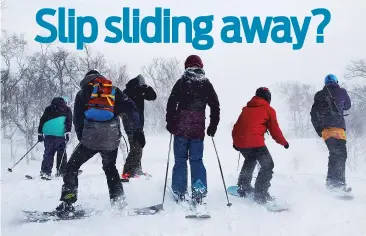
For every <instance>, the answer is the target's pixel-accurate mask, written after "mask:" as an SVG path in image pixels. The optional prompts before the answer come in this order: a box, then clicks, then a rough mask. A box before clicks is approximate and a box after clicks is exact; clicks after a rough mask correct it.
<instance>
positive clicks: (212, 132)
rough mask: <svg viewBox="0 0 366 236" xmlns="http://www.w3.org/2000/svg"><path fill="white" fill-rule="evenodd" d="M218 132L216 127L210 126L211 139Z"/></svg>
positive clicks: (208, 132)
mask: <svg viewBox="0 0 366 236" xmlns="http://www.w3.org/2000/svg"><path fill="white" fill-rule="evenodd" d="M216 130H217V127H216V126H212V125H210V126H208V128H207V135H208V136H211V137H213V136H215V133H216Z"/></svg>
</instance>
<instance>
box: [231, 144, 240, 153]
mask: <svg viewBox="0 0 366 236" xmlns="http://www.w3.org/2000/svg"><path fill="white" fill-rule="evenodd" d="M233 148H234V149H235V150H236V151H238V152H239V151H240V150H239V148H237V147H236V146H235V145H234V144H233Z"/></svg>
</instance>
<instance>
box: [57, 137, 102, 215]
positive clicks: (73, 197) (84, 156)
mask: <svg viewBox="0 0 366 236" xmlns="http://www.w3.org/2000/svg"><path fill="white" fill-rule="evenodd" d="M96 153H97V151H94V150H90V149H88V148H86V147H85V146H83V145H82V144H79V145H78V146H77V147H76V148H75V150H74V152H73V153H72V154H71V157H70V160H69V161H68V162H67V164H66V168H65V175H64V178H63V181H64V184H63V185H62V191H61V198H60V201H63V202H65V203H67V204H68V205H69V204H72V203H74V202H76V201H77V192H78V185H79V184H78V170H79V169H80V167H81V165H82V164H84V163H85V162H87V161H88V160H89V159H90V158H92V157H93V156H94V155H95V154H96ZM58 210H62V209H60V208H59V209H58Z"/></svg>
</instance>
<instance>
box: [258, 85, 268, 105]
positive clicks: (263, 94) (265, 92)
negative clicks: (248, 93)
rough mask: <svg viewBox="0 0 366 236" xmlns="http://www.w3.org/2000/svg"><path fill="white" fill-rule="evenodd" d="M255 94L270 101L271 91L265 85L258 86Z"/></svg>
mask: <svg viewBox="0 0 366 236" xmlns="http://www.w3.org/2000/svg"><path fill="white" fill-rule="evenodd" d="M255 96H257V97H260V98H263V99H264V100H266V101H267V102H268V103H271V91H269V89H268V88H266V87H260V88H258V89H257V91H256V92H255Z"/></svg>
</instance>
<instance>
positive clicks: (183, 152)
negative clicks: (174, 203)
mask: <svg viewBox="0 0 366 236" xmlns="http://www.w3.org/2000/svg"><path fill="white" fill-rule="evenodd" d="M174 157H175V164H174V167H173V177H172V189H173V191H174V192H175V193H177V194H178V195H184V194H185V193H186V192H187V175H188V171H187V160H189V164H190V167H191V184H192V197H194V198H198V197H205V196H206V194H207V177H206V168H205V166H204V165H203V161H202V157H203V139H189V138H185V137H182V136H174Z"/></svg>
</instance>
